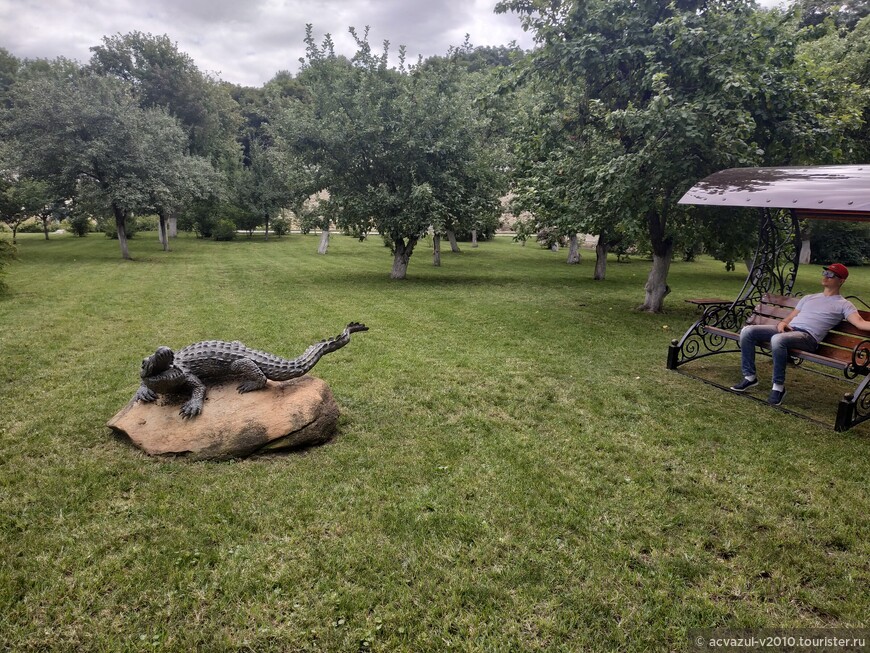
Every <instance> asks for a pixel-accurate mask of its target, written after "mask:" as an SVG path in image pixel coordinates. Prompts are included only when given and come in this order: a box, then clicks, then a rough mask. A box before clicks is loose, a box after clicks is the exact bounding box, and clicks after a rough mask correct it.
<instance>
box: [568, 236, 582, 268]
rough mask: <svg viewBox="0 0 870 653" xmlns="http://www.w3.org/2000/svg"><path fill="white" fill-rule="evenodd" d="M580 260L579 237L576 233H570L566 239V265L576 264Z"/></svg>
mask: <svg viewBox="0 0 870 653" xmlns="http://www.w3.org/2000/svg"><path fill="white" fill-rule="evenodd" d="M579 262H580V239H579V238H577V234H572V235H571V239H570V240H569V241H568V265H577V264H578V263H579Z"/></svg>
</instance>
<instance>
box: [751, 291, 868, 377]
mask: <svg viewBox="0 0 870 653" xmlns="http://www.w3.org/2000/svg"><path fill="white" fill-rule="evenodd" d="M799 300H800V297H787V296H785V295H774V294H771V293H765V294H764V295H763V296H762V298H761V303H760V304H759V305H758V306H756V307H755V308H754V309H753V311H752V314H751V315H750V316H749V319H748V320H746V323H747V324H776V323H777V322H781V321H782V320H783V319H784V318H785V317H787V316H788V314H789V313H791V312H792V311H793V310H794V308H795V306H797V303H798V301H799ZM858 313H860V315H861V317H863V318H864V319H865V320H870V311H858ZM867 339H870V332H866V331H862V330H861V329H859V328H858V327H856V326H853V325H851V324H849V323H848V322H847V321H845V320H843V321H842V322H840V324H838V325H837V326H835V327H834V328H833V329H831V330H830V331H829V332H828V335H827V336H825V339H824V340H822V342H821V343H820V344H819V348H818V350H817V351H816V353H817V354H818V355H820V356H825V357H826V358H833V359H836V360H840V361H843V362H845V363H848V362H851V360H852V350H853V349H854V348H855V347H856V346H857V345H858V343H860V342H861V341H863V340H867Z"/></svg>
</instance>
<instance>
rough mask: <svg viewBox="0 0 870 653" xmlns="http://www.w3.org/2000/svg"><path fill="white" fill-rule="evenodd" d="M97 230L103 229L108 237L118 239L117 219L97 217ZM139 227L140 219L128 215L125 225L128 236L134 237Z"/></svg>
mask: <svg viewBox="0 0 870 653" xmlns="http://www.w3.org/2000/svg"><path fill="white" fill-rule="evenodd" d="M97 231H102V232H103V233H104V234H105V236H106V238H109V239H111V240H118V225H116V224H115V219H114V218H112V217H101V218H97ZM137 231H140V229H139V220H138V218H136V217H134V216H132V215H131V216H127V220H126V222H125V226H124V233H126V234H127V238H133V237H134V236H135V235H136V232H137Z"/></svg>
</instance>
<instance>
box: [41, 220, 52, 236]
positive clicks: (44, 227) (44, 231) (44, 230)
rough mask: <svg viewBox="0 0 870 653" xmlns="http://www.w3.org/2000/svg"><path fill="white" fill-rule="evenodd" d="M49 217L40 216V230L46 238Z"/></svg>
mask: <svg viewBox="0 0 870 653" xmlns="http://www.w3.org/2000/svg"><path fill="white" fill-rule="evenodd" d="M49 220H50V218H42V231H43V233H44V234H45V239H46V240H48V222H49Z"/></svg>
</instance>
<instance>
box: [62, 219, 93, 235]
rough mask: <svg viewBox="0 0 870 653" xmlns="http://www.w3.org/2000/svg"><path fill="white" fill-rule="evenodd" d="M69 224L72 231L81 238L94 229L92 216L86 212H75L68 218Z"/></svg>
mask: <svg viewBox="0 0 870 653" xmlns="http://www.w3.org/2000/svg"><path fill="white" fill-rule="evenodd" d="M67 224H68V225H69V229H70V231H71V232H72V233H73V234H75V235H76V236H78V237H79V238H84V237H85V236H87V235H88V233H90V232H91V231H92V230H93V223H92V221H91V218H90V216H88V215H86V214H85V213H73V215H71V216H70V217H69V218H68V219H67Z"/></svg>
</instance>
